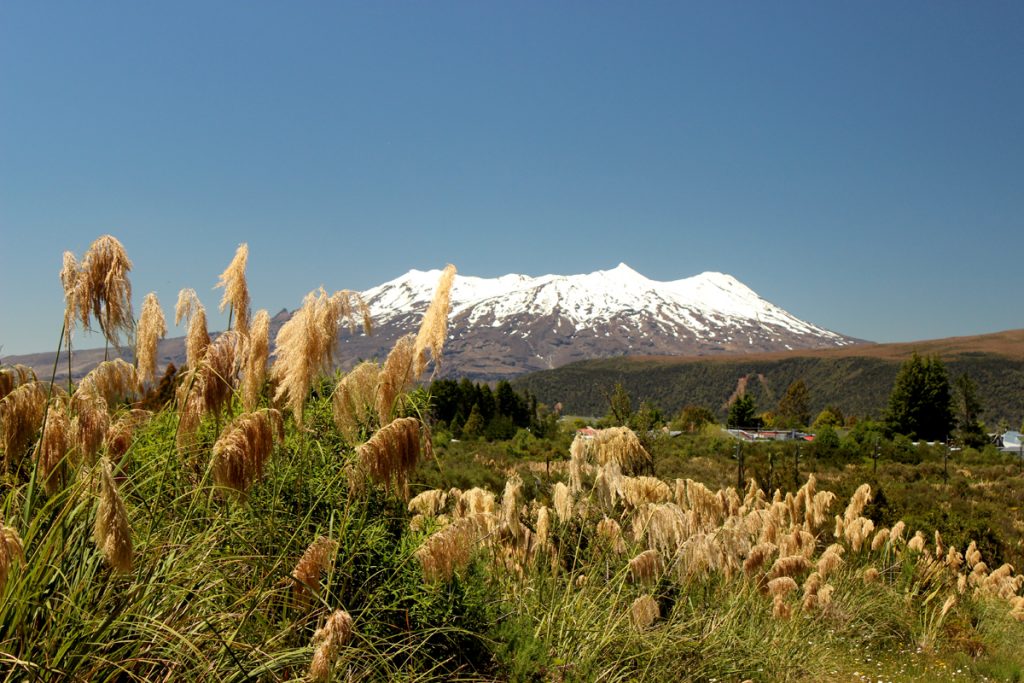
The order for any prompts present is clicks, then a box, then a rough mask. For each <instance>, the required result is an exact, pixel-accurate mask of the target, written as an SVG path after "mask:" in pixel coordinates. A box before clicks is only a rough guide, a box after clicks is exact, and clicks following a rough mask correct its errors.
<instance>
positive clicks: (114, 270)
mask: <svg viewBox="0 0 1024 683" xmlns="http://www.w3.org/2000/svg"><path fill="white" fill-rule="evenodd" d="M66 263H67V262H66ZM131 269H132V262H131V261H129V260H128V255H127V254H126V253H125V250H124V246H122V244H121V243H120V242H119V241H117V239H116V238H115V237H113V236H111V235H103V236H102V237H99V238H98V239H97V240H96V241H95V242H93V243H92V245H91V246H90V247H89V249H88V250H87V251H86V252H85V256H83V257H82V267H81V270H80V271H79V274H78V276H77V278H76V281H75V312H76V313H77V314H78V318H79V320H81V322H82V329H85V330H90V329H92V328H91V326H90V318H92V317H95V318H96V321H97V323H98V324H99V328H100V331H101V332H102V333H103V336H104V337H106V338H107V340H108V341H109V342H110V343H111V344H113V345H114V346H120V338H121V335H122V334H124V335H130V334H131V332H132V328H133V327H134V318H133V316H132V284H131V282H130V281H129V280H128V271H130V270H131Z"/></svg>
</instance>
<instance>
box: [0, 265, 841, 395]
mask: <svg viewBox="0 0 1024 683" xmlns="http://www.w3.org/2000/svg"><path fill="white" fill-rule="evenodd" d="M440 275H441V271H440V270H431V271H426V272H424V271H419V270H411V271H409V272H408V273H406V274H405V275H402V276H401V277H398V278H396V279H394V280H392V281H390V282H386V283H384V284H382V285H379V286H377V287H374V288H372V289H369V290H367V291H365V292H363V297H364V299H365V300H366V302H367V304H368V305H369V307H370V311H371V314H372V316H373V320H374V333H373V334H372V335H371V336H365V335H363V334H362V333H361V332H356V333H355V334H352V333H350V332H349V330H348V329H347V328H346V329H345V330H344V331H343V332H342V334H341V338H340V348H339V352H338V354H337V358H338V360H339V362H340V363H341V364H342V366H343V367H351V366H352V365H354V364H355V363H356V362H357V361H359V360H361V359H372V358H379V359H383V358H384V357H385V356H386V355H387V353H388V351H389V350H390V349H391V347H392V346H393V345H394V342H395V340H396V339H397V338H398V337H399V336H401V335H403V334H408V333H409V332H412V331H415V330H416V329H417V328H418V326H419V324H420V321H421V320H422V318H423V313H424V312H425V311H426V309H427V306H428V305H429V303H430V300H431V299H432V298H433V296H434V290H435V288H436V287H437V282H438V279H439V278H440ZM451 304H452V308H451V315H450V317H449V327H448V330H449V340H448V343H447V344H446V346H445V352H444V364H443V367H442V368H441V374H442V375H446V376H451V375H457V376H466V377H470V378H472V379H476V380H494V379H499V378H504V377H512V376H515V375H520V374H523V373H527V372H532V371H535V370H544V369H549V368H555V367H558V366H561V365H565V364H566V363H571V362H573V361H578V360H585V359H590V358H607V357H611V356H623V355H630V356H632V355H702V356H706V355H729V354H737V353H739V354H745V353H756V352H764V351H785V350H792V349H821V348H835V347H842V346H847V345H850V344H853V343H855V342H856V341H857V340H854V339H851V338H849V337H845V336H843V335H840V334H836V333H835V332H830V331H828V330H825V329H822V328H820V327H817V326H815V325H812V324H810V323H807V322H804V321H802V320H800V319H798V318H796V317H794V316H792V315H790V314H789V313H787V312H786V311H784V310H782V309H781V308H779V307H778V306H775V305H773V304H771V303H769V302H767V301H765V300H764V299H762V298H761V297H759V296H758V295H757V294H756V293H755V292H753V291H752V290H751V289H749V288H748V287H746V286H745V285H743V284H742V283H741V282H739V281H738V280H736V279H735V278H733V277H731V276H729V275H725V274H722V273H702V274H700V275H695V276H693V277H690V278H686V279H682V280H675V281H672V282H657V281H655V280H650V279H648V278H646V277H644V276H643V275H641V274H640V273H637V272H636V271H635V270H633V269H631V268H630V267H629V266H627V265H625V264H620V265H619V266H618V267H616V268H614V269H612V270H606V271H596V272H593V273H588V274H585V275H542V276H540V277H528V276H526V275H505V276H502V277H497V278H480V277H471V276H463V275H459V276H456V278H455V283H454V285H453V287H452V293H451ZM290 315H291V314H290V313H289V312H287V311H281V312H279V313H278V314H277V315H276V316H274V318H273V320H272V322H271V338H273V336H274V335H276V334H277V330H278V329H280V326H281V325H282V324H283V323H284V322H285V321H286V320H288V318H289V317H290ZM159 353H160V363H161V365H163V364H165V363H167V362H174V363H175V364H176V365H179V366H180V365H181V364H182V362H183V360H184V344H183V343H182V340H181V338H176V339H167V340H164V341H163V342H161V344H160V351H159ZM102 357H103V352H102V350H99V351H88V350H83V351H77V352H76V355H75V359H76V361H75V366H76V367H75V368H74V375H75V376H81V375H82V374H84V373H85V372H87V371H88V370H89V369H91V367H94V366H95V364H96V363H97V362H99V361H100V360H102ZM5 362H8V363H14V362H22V363H26V364H30V365H33V366H38V370H37V371H40V372H45V373H46V374H48V373H49V372H50V371H51V370H52V367H53V365H52V364H53V355H52V353H50V354H34V355H33V356H25V357H21V358H13V357H12V358H8V359H5ZM65 368H66V366H62V365H58V376H63V375H65V374H66V370H65Z"/></svg>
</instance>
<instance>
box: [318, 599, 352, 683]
mask: <svg viewBox="0 0 1024 683" xmlns="http://www.w3.org/2000/svg"><path fill="white" fill-rule="evenodd" d="M352 631H353V622H352V617H351V616H349V613H348V612H346V611H344V610H340V609H339V610H335V611H334V613H333V614H331V616H329V617H328V618H327V623H325V624H324V625H323V627H322V628H318V629H317V630H316V633H314V634H313V646H314V647H315V648H316V650H315V651H314V652H313V661H312V662H311V663H310V665H309V679H310V680H311V681H314V682H315V683H322V682H323V681H328V680H330V678H331V670H332V669H333V668H334V664H335V660H337V659H338V651H339V650H340V649H341V648H342V647H344V645H345V644H346V643H347V642H348V641H349V640H350V639H351V638H352Z"/></svg>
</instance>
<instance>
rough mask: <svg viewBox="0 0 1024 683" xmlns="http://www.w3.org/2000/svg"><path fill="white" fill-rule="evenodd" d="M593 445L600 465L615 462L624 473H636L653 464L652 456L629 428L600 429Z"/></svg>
mask: <svg viewBox="0 0 1024 683" xmlns="http://www.w3.org/2000/svg"><path fill="white" fill-rule="evenodd" d="M593 444H594V454H595V457H596V458H597V462H598V464H601V465H604V464H606V463H608V462H611V461H615V462H616V463H618V465H619V468H620V469H621V470H622V471H623V472H627V473H628V472H635V471H637V470H638V469H639V468H641V467H643V466H645V465H647V464H649V463H650V462H651V456H650V454H649V453H648V452H647V451H646V450H645V449H644V447H643V444H641V443H640V439H638V438H637V436H636V434H634V433H633V430H632V429H630V428H629V427H609V428H608V429H599V430H597V433H596V434H595V435H594V442H593Z"/></svg>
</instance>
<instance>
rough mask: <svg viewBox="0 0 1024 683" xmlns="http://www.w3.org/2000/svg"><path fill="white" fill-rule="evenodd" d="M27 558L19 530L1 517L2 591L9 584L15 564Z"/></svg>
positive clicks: (0, 586)
mask: <svg viewBox="0 0 1024 683" xmlns="http://www.w3.org/2000/svg"><path fill="white" fill-rule="evenodd" d="M24 560H25V545H24V543H22V540H21V536H20V535H19V534H18V530H17V529H15V528H14V527H9V526H7V525H6V524H4V523H3V520H2V519H0V593H2V592H3V589H4V586H6V585H7V577H8V576H10V573H11V570H12V569H13V568H14V566H15V565H16V564H18V563H20V562H23V561H24Z"/></svg>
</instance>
